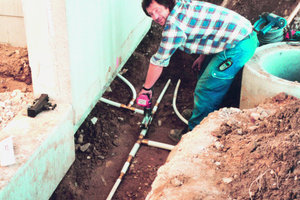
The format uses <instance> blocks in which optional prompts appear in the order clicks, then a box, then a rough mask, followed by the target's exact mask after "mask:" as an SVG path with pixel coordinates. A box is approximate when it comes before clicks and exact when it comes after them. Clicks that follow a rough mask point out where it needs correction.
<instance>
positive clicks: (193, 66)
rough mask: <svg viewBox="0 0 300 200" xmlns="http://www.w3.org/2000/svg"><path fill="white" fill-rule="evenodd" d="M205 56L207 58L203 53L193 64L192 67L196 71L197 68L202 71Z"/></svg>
mask: <svg viewBox="0 0 300 200" xmlns="http://www.w3.org/2000/svg"><path fill="white" fill-rule="evenodd" d="M204 58H205V55H203V54H201V55H200V56H199V57H198V58H197V59H196V60H195V61H194V63H193V65H192V69H193V70H195V71H196V70H198V71H200V69H201V65H202V62H203V60H204Z"/></svg>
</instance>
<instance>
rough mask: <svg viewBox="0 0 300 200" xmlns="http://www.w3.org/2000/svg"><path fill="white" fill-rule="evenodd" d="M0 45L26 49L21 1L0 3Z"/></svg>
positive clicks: (10, 0)
mask: <svg viewBox="0 0 300 200" xmlns="http://www.w3.org/2000/svg"><path fill="white" fill-rule="evenodd" d="M0 27H1V28H0V43H9V44H11V45H12V46H18V47H26V45H27V44H26V37H25V27H24V18H23V10H22V2H21V0H1V1H0Z"/></svg>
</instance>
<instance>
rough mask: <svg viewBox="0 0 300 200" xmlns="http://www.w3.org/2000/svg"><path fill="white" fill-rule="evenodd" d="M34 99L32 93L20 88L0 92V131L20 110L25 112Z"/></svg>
mask: <svg viewBox="0 0 300 200" xmlns="http://www.w3.org/2000/svg"><path fill="white" fill-rule="evenodd" d="M33 100H34V97H33V94H32V93H24V92H21V90H14V91H12V92H4V93H0V131H1V130H2V129H3V128H4V127H6V126H7V124H8V123H9V122H10V121H11V120H12V119H13V118H14V117H15V116H16V115H17V114H18V113H19V112H21V111H24V112H26V109H27V108H28V106H30V105H32V102H33Z"/></svg>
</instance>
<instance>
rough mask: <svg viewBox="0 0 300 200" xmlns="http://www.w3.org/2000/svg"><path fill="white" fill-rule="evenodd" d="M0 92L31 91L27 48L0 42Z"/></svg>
mask: <svg viewBox="0 0 300 200" xmlns="http://www.w3.org/2000/svg"><path fill="white" fill-rule="evenodd" d="M0 78H1V81H0V85H1V87H0V92H9V91H13V90H15V89H19V90H21V91H22V92H31V91H32V85H31V83H32V80H31V70H30V67H29V61H28V52H27V48H20V47H12V46H10V45H5V44H0Z"/></svg>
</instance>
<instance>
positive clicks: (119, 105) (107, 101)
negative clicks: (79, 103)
mask: <svg viewBox="0 0 300 200" xmlns="http://www.w3.org/2000/svg"><path fill="white" fill-rule="evenodd" d="M100 101H102V102H104V103H107V104H109V105H112V106H115V107H118V108H126V109H128V110H132V111H134V112H135V113H139V114H142V115H143V114H144V111H143V110H141V109H138V108H134V107H129V106H126V105H125V104H121V103H118V102H115V101H112V100H109V99H106V98H104V97H101V98H100Z"/></svg>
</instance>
